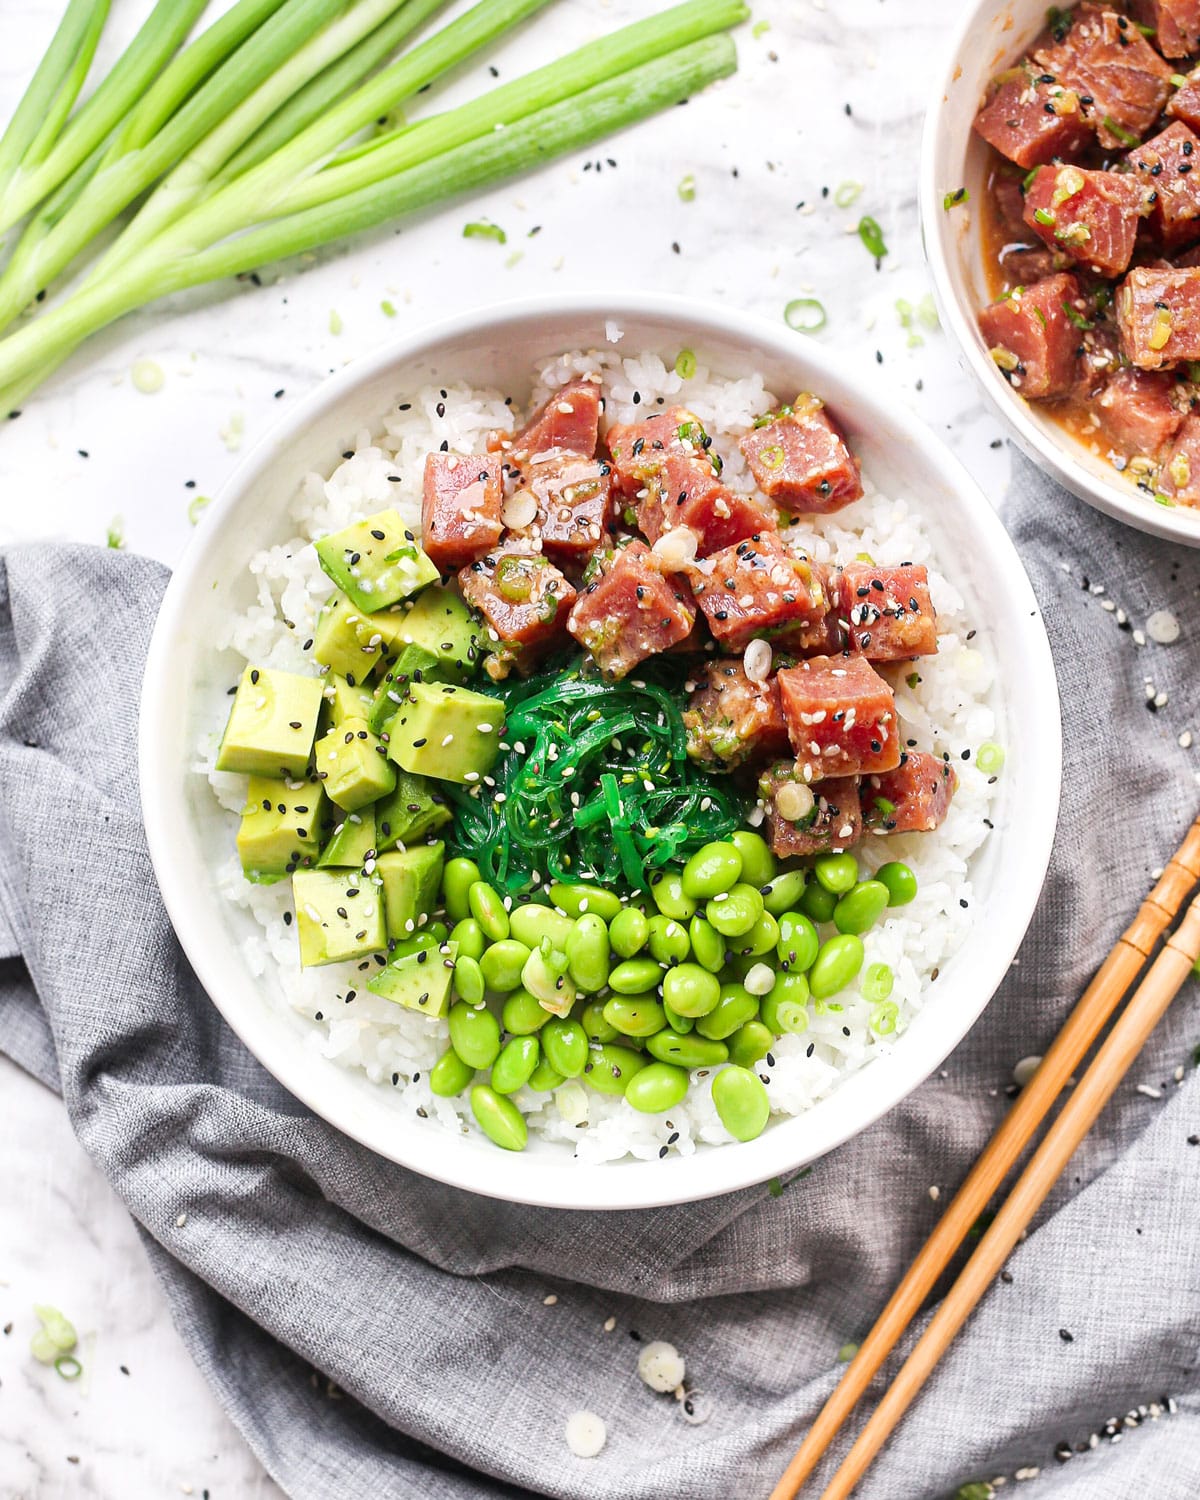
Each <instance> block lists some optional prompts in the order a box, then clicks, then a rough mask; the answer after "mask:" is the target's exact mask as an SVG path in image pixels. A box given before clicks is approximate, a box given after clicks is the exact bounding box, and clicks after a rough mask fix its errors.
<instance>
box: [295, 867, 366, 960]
mask: <svg viewBox="0 0 1200 1500" xmlns="http://www.w3.org/2000/svg"><path fill="white" fill-rule="evenodd" d="M292 897H293V900H294V901H295V904H296V930H297V933H298V934H299V937H300V962H301V963H302V964H303V965H304V967H305V968H306V969H307V968H313V967H315V966H316V965H317V964H337V963H343V962H344V961H345V960H347V959H351V958H366V957H367V956H368V955H369V954H372V953H381V952H382V951H383V950H384V949H385V948H386V947H387V929H386V927H385V925H384V916H383V898H382V896H381V895H380V893H379V888H378V886H376V885H374V884H372V883H371V882H369V881H360V880H359V879H358V878H357V877H356V876H354V875H353V874H351V873H350V872H349V871H348V870H297V871H296V873H295V875H293V876H292Z"/></svg>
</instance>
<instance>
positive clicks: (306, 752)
mask: <svg viewBox="0 0 1200 1500" xmlns="http://www.w3.org/2000/svg"><path fill="white" fill-rule="evenodd" d="M320 712H321V679H320V678H319V677H301V676H299V675H297V673H295V672H275V671H271V670H270V669H268V668H267V667H247V668H246V670H245V671H244V672H243V673H242V680H241V681H240V682H239V683H238V687H237V693H236V694H235V695H234V699H233V707H232V708H231V709H230V710H229V722H228V723H227V724H226V726H225V733H224V734H223V735H222V737H221V748H220V750H218V752H217V770H218V771H248V772H249V773H250V775H251V776H276V777H281V778H282V777H290V778H291V779H292V780H293V781H294V780H296V779H297V778H298V777H301V776H303V775H304V773H305V772H306V771H307V770H308V758H309V756H310V754H311V753H312V747H313V740H314V738H315V737H316V733H317V719H318V717H319V715H320Z"/></svg>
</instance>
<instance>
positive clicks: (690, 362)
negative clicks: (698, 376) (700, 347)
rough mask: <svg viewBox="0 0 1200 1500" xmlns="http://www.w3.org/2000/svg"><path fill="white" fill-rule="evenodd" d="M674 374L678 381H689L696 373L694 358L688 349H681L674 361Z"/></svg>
mask: <svg viewBox="0 0 1200 1500" xmlns="http://www.w3.org/2000/svg"><path fill="white" fill-rule="evenodd" d="M675 373H676V375H678V376H679V378H680V380H691V378H692V376H693V375H695V373H696V356H695V354H694V353H693V352H692V350H690V349H681V350H680V351H679V353H678V355H677V356H676V359H675Z"/></svg>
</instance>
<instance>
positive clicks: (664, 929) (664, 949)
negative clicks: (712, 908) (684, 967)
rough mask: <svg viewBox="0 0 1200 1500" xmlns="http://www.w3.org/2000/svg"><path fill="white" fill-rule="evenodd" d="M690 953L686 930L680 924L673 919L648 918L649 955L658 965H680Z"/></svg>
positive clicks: (690, 948)
mask: <svg viewBox="0 0 1200 1500" xmlns="http://www.w3.org/2000/svg"><path fill="white" fill-rule="evenodd" d="M693 920H694V919H693ZM691 952H692V945H691V941H690V940H689V938H688V934H687V928H686V927H684V925H683V924H682V923H681V922H677V921H676V920H675V918H674V917H663V916H658V917H651V918H650V953H651V956H652V957H654V958H656V959H657V960H658V962H659V963H660V964H666V965H668V966H670V965H672V964H681V963H682V962H683V961H684V959H685V958H689V957H690V956H691Z"/></svg>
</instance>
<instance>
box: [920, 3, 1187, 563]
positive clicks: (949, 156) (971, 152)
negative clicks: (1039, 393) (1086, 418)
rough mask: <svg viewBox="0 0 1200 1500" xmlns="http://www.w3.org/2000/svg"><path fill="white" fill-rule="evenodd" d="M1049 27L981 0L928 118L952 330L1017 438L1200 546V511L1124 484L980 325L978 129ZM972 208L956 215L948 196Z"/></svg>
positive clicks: (1082, 490)
mask: <svg viewBox="0 0 1200 1500" xmlns="http://www.w3.org/2000/svg"><path fill="white" fill-rule="evenodd" d="M1045 24H1046V6H1045V4H1044V0H975V3H974V4H970V5H968V6H967V7H966V9H965V10H964V11H963V12H962V14H961V17H960V19H959V23H958V26H957V28H956V30H955V35H954V38H953V40H952V42H951V44H950V47H949V49H948V53H947V60H946V66H945V70H944V72H942V73H940V74H939V76H938V80H937V89H936V92H935V94H934V97H933V99H932V100H931V102H930V106H929V111H928V113H927V115H926V117H925V135H924V141H923V144H922V149H921V180H920V207H921V232H922V236H923V238H924V242H925V254H926V256H927V258H928V260H929V267H930V271H931V273H932V276H933V288H934V294H935V296H936V298H937V302H938V307H939V310H940V312H941V315H942V322H943V325H944V326H945V327H946V328H947V329H948V330H949V332H950V335H951V337H952V338H954V340H955V341H956V343H957V344H958V348H959V352H960V354H961V356H962V359H963V362H964V363H965V364H966V366H967V368H968V369H969V370H970V371H971V373H972V374H973V375H974V376H975V378H976V379H977V380H978V381H979V384H980V386H981V387H982V388H983V391H984V393H985V394H986V395H987V397H988V399H989V400H990V401H991V404H992V405H993V406H994V407H995V409H996V412H997V413H998V415H999V416H1000V418H1001V420H1002V421H1003V422H1004V424H1005V425H1006V426H1007V428H1008V430H1009V432H1010V433H1011V434H1012V437H1013V439H1014V440H1015V442H1016V443H1017V444H1018V445H1019V446H1020V447H1021V448H1022V449H1023V450H1024V451H1025V452H1026V453H1027V454H1028V455H1029V457H1030V458H1031V459H1033V461H1034V462H1035V463H1036V464H1037V465H1038V466H1039V467H1040V468H1042V469H1044V470H1045V471H1046V472H1047V473H1050V474H1052V475H1053V476H1054V477H1055V478H1056V479H1057V480H1058V481H1059V482H1060V483H1061V484H1063V485H1065V486H1066V488H1067V489H1069V490H1070V491H1071V492H1072V493H1073V494H1075V495H1078V496H1079V498H1080V499H1081V500H1086V501H1087V503H1088V504H1089V505H1094V506H1095V507H1096V509H1097V510H1102V511H1104V512H1105V513H1106V514H1107V515H1110V516H1115V517H1116V519H1117V520H1119V521H1124V522H1126V524H1128V525H1130V526H1136V527H1137V529H1138V530H1139V531H1148V532H1150V533H1152V534H1153V535H1154V536H1163V537H1170V538H1172V539H1173V540H1174V541H1177V542H1182V543H1184V544H1185V545H1186V546H1189V547H1200V510H1195V509H1191V508H1189V507H1187V506H1163V505H1158V504H1156V503H1155V502H1154V501H1153V500H1152V499H1150V498H1149V496H1147V495H1144V494H1142V492H1141V491H1140V490H1138V489H1136V488H1135V487H1134V485H1133V484H1132V483H1131V482H1130V481H1129V480H1127V479H1123V478H1122V477H1121V475H1119V474H1118V473H1117V472H1116V471H1115V470H1114V469H1113V468H1112V466H1111V465H1110V464H1109V463H1108V462H1107V461H1106V460H1105V459H1104V457H1103V456H1101V455H1098V454H1095V453H1093V452H1091V450H1090V449H1089V448H1087V447H1086V446H1085V445H1084V444H1083V443H1081V442H1078V441H1077V440H1076V439H1075V438H1073V437H1070V436H1069V435H1068V434H1067V433H1065V432H1064V431H1063V429H1062V428H1061V427H1060V426H1059V425H1058V423H1057V422H1055V421H1054V420H1053V419H1052V418H1051V417H1048V416H1047V415H1046V412H1045V409H1044V408H1043V407H1041V406H1039V403H1038V402H1036V401H1032V402H1026V401H1025V400H1023V399H1022V397H1021V396H1019V395H1018V394H1017V392H1016V391H1014V390H1013V389H1012V387H1011V386H1010V385H1009V383H1008V382H1007V380H1005V378H1004V376H1003V375H1002V374H1001V373H1000V371H999V370H998V369H997V368H996V365H995V364H994V363H993V361H992V358H991V356H990V355H989V353H988V351H987V345H986V344H985V343H984V341H983V338H982V336H981V335H980V332H979V327H978V324H977V323H976V320H975V318H976V313H977V312H978V310H979V309H980V308H981V307H983V306H984V304H985V303H987V302H989V301H990V300H991V299H990V297H989V296H988V290H987V285H988V283H987V278H986V276H985V274H984V267H983V254H982V245H981V243H980V234H979V230H978V219H977V216H976V212H975V208H974V207H973V205H977V204H979V203H981V202H982V201H983V195H984V181H985V170H986V162H987V147H986V145H985V143H984V142H983V141H982V140H981V139H980V138H979V137H978V136H977V135H976V134H975V132H974V131H973V130H972V129H971V123H972V121H973V120H974V118H975V115H976V112H977V111H978V109H979V106H980V104H981V103H982V102H983V98H984V95H985V93H986V91H987V86H988V83H989V82H990V80H991V79H992V78H993V77H994V76H995V75H996V74H997V73H998V72H1000V71H1001V70H1002V69H1003V68H1005V67H1008V66H1010V65H1011V64H1012V63H1013V62H1015V61H1016V60H1017V59H1018V58H1020V57H1022V56H1024V54H1025V52H1026V50H1027V49H1028V47H1029V44H1030V43H1031V42H1032V41H1033V39H1034V38H1035V37H1036V36H1037V34H1038V33H1039V32H1040V31H1041V30H1042V29H1043V27H1044V26H1045ZM960 187H965V188H966V189H967V191H968V193H969V194H970V200H969V202H968V203H967V204H966V205H964V206H962V207H958V208H953V209H951V210H950V211H949V212H947V211H946V209H945V207H944V199H945V196H946V194H947V193H948V192H951V191H953V190H954V189H956V188H960Z"/></svg>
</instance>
